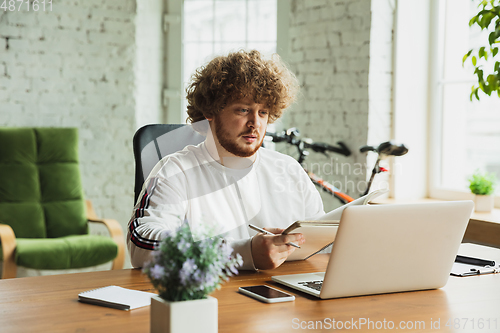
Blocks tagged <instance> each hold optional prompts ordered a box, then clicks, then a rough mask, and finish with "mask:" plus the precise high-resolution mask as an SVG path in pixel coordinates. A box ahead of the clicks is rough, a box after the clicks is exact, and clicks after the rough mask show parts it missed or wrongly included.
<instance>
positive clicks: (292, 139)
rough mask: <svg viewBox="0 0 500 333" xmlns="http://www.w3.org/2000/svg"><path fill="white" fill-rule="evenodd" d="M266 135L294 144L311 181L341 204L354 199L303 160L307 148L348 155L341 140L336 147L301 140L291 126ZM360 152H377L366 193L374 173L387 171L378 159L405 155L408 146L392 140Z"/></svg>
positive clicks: (296, 130)
mask: <svg viewBox="0 0 500 333" xmlns="http://www.w3.org/2000/svg"><path fill="white" fill-rule="evenodd" d="M266 136H267V137H270V138H271V140H272V141H273V142H276V143H277V142H286V143H288V144H290V145H293V146H296V147H297V151H298V153H299V156H298V158H297V161H298V162H299V163H300V164H301V165H302V167H303V168H304V170H305V171H306V173H307V175H308V176H309V178H310V179H311V181H312V182H313V183H314V184H315V185H316V186H318V187H320V188H321V189H322V190H323V191H325V192H327V193H330V194H331V195H333V196H334V197H335V198H337V199H338V200H339V201H340V202H341V203H342V204H346V203H349V202H351V201H354V199H353V198H352V197H351V196H349V195H347V194H345V193H343V192H342V191H340V189H338V188H337V187H335V186H334V185H332V184H330V183H328V182H327V181H325V180H323V179H322V178H321V177H319V176H317V175H316V174H314V173H313V172H310V171H308V170H307V168H306V167H305V165H304V161H305V159H306V158H307V156H308V155H309V152H308V151H307V149H312V150H313V151H314V152H317V153H322V154H324V155H325V156H327V157H328V154H327V152H333V153H337V154H340V155H344V156H350V155H351V150H350V149H349V148H348V147H347V146H346V145H345V144H344V143H343V142H342V141H338V142H337V145H338V147H335V146H332V145H330V144H327V143H323V142H314V141H313V140H312V139H310V138H304V139H303V140H301V139H299V138H298V137H299V136H300V132H299V130H298V129H297V128H295V127H292V128H289V129H287V130H286V131H283V132H281V133H270V132H267V133H266ZM359 151H360V152H362V153H364V152H369V151H372V152H375V153H377V154H378V155H377V161H376V163H375V165H374V167H373V169H372V173H371V176H370V180H369V181H368V184H367V187H366V190H365V192H364V193H363V194H362V195H361V196H364V195H367V194H368V193H369V191H370V188H371V185H372V183H373V179H374V178H375V175H376V174H378V173H381V172H387V171H388V170H387V169H385V168H383V167H381V166H380V161H381V160H382V159H385V158H386V157H388V156H402V155H405V154H406V153H407V152H408V148H407V147H406V146H405V145H404V144H396V143H394V142H392V141H386V142H383V143H381V144H380V145H378V146H376V147H375V146H369V145H365V146H362V147H361V148H360V150H359Z"/></svg>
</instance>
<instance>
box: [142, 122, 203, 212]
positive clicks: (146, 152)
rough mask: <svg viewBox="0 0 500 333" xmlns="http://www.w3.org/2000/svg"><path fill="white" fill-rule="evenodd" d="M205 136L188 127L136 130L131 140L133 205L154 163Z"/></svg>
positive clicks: (170, 125)
mask: <svg viewBox="0 0 500 333" xmlns="http://www.w3.org/2000/svg"><path fill="white" fill-rule="evenodd" d="M204 140H205V136H203V135H201V134H200V133H198V132H196V131H195V130H194V129H193V127H192V126H190V125H182V124H152V125H146V126H143V127H141V128H139V129H138V130H137V132H136V133H135V135H134V139H133V149H134V158H135V186H134V203H135V202H137V198H138V197H139V194H140V193H141V190H142V185H143V183H144V180H145V179H146V178H147V177H148V176H149V173H150V172H151V170H153V168H154V166H155V165H156V163H158V162H159V161H160V160H161V159H162V158H163V157H165V156H167V155H170V154H172V153H175V152H176V151H179V150H182V149H184V147H186V146H187V145H197V144H199V143H201V142H203V141H204Z"/></svg>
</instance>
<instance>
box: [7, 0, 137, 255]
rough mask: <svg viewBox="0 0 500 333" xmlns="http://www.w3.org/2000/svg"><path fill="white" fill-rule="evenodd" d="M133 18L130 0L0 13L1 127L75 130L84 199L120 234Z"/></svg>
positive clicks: (127, 184)
mask: <svg viewBox="0 0 500 333" xmlns="http://www.w3.org/2000/svg"><path fill="white" fill-rule="evenodd" d="M135 12H136V8H135V1H134V0H114V1H112V0H93V1H90V0H85V1H83V0H66V1H62V0H61V1H56V0H54V1H53V5H52V11H50V10H49V9H48V8H46V11H45V12H44V11H43V10H42V9H41V8H39V10H38V11H37V12H35V11H33V8H30V11H27V10H26V8H21V10H20V11H17V8H16V11H9V10H7V11H4V10H0V126H9V127H17V126H53V127H78V128H79V133H80V160H81V172H82V180H83V184H84V191H85V196H86V197H87V198H89V199H91V200H92V201H93V203H94V206H95V209H96V211H97V213H98V214H99V215H100V216H102V217H109V218H115V219H117V220H118V221H119V222H120V223H121V224H122V226H124V227H125V225H126V223H127V222H128V219H129V216H130V213H131V206H132V201H133V178H134V167H133V154H132V145H131V141H132V135H133V133H134V130H135V118H134V112H135V109H134V108H135V104H134V103H135V101H134V56H135V55H134V51H135V23H134V19H135ZM127 259H128V258H127Z"/></svg>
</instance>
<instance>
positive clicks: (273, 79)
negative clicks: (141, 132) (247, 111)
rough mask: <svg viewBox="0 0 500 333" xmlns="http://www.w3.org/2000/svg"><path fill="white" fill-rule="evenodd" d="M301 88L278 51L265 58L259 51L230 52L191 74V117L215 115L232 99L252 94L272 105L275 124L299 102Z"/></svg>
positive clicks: (188, 96) (271, 112)
mask: <svg viewBox="0 0 500 333" xmlns="http://www.w3.org/2000/svg"><path fill="white" fill-rule="evenodd" d="M298 87H299V84H298V81H297V78H296V77H295V75H293V73H292V72H290V70H289V69H288V68H287V67H286V66H285V65H284V64H283V62H282V61H281V59H280V57H279V56H278V55H277V54H275V55H273V57H272V58H271V59H264V58H263V57H262V55H261V54H260V52H259V51H256V50H251V51H244V50H240V51H238V52H233V53H229V55H227V56H219V57H216V58H214V59H213V60H212V61H210V62H209V63H208V64H207V65H206V66H202V67H200V68H199V69H198V70H197V71H196V72H195V73H194V74H193V75H192V76H191V81H190V84H189V86H188V88H187V89H186V92H187V101H188V107H187V109H188V110H187V113H188V115H189V117H188V120H189V121H190V122H191V123H195V122H198V121H201V120H204V119H206V118H211V117H213V116H214V115H217V114H218V113H219V112H220V111H221V110H222V109H223V108H224V107H225V106H226V105H228V104H230V103H231V102H233V101H236V100H240V99H242V98H244V97H248V96H249V97H251V98H252V99H253V100H254V101H255V102H256V103H259V104H264V105H265V106H266V108H268V110H269V123H273V122H274V121H276V120H277V119H278V118H280V117H281V116H282V115H283V110H284V109H286V108H287V107H289V106H290V105H291V104H292V103H293V102H294V101H295V96H296V93H297V91H298Z"/></svg>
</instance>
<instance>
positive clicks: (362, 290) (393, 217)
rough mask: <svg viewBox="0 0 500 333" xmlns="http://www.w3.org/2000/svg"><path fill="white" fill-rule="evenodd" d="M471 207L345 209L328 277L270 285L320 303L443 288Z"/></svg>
mask: <svg viewBox="0 0 500 333" xmlns="http://www.w3.org/2000/svg"><path fill="white" fill-rule="evenodd" d="M473 207H474V204H473V202H472V201H450V202H437V203H420V204H401V205H399V204H398V205H368V206H351V207H348V208H346V209H345V210H344V212H343V213H342V217H341V220H340V226H339V229H338V231H337V235H336V238H335V242H334V243H333V247H332V252H331V254H330V259H329V261H328V266H327V268H326V272H317V273H307V274H291V275H281V276H273V277H272V280H273V281H275V282H278V283H280V284H283V285H286V286H288V287H291V288H295V289H298V290H300V291H303V292H305V293H308V294H310V295H314V296H316V297H319V298H322V299H328V298H339V297H350V296H361V295H372V294H384V293H393V292H403V291H413V290H425V289H437V288H441V287H443V286H444V285H445V284H446V282H447V281H448V277H449V275H450V271H451V268H452V266H453V263H454V261H455V257H456V255H457V252H458V248H459V246H460V243H461V241H462V238H463V236H464V234H465V230H466V228H467V225H468V223H469V218H470V215H471V213H472V209H473ZM306 242H307V239H306Z"/></svg>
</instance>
